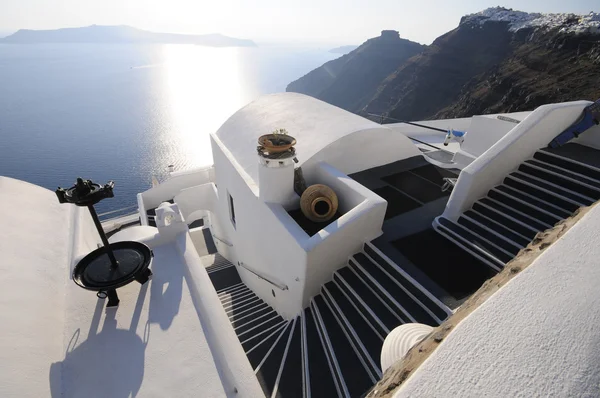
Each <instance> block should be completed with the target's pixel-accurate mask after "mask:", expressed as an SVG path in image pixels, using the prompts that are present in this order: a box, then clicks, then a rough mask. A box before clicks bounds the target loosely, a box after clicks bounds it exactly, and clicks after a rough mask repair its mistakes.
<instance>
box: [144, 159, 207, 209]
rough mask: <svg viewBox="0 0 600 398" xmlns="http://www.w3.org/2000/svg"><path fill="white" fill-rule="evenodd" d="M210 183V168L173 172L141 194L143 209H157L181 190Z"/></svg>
mask: <svg viewBox="0 0 600 398" xmlns="http://www.w3.org/2000/svg"><path fill="white" fill-rule="evenodd" d="M212 181H214V170H213V169H212V166H208V167H203V168H197V169H191V170H184V171H178V172H173V173H171V174H170V176H169V178H167V179H166V180H165V181H163V182H162V183H160V184H159V185H157V186H155V187H152V188H150V189H148V190H147V191H144V192H143V193H142V194H141V195H142V200H143V202H144V207H145V208H146V209H153V208H155V207H158V205H160V204H161V203H162V202H166V201H168V200H171V199H173V197H174V196H175V195H176V194H177V193H179V191H181V190H182V189H185V188H190V187H193V186H196V185H202V184H207V183H209V182H212ZM144 216H145V214H144Z"/></svg>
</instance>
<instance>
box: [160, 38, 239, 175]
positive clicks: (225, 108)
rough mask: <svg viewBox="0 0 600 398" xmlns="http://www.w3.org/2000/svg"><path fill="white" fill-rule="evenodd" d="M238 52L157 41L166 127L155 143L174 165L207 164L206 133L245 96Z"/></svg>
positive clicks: (188, 166) (176, 167)
mask: <svg viewBox="0 0 600 398" xmlns="http://www.w3.org/2000/svg"><path fill="white" fill-rule="evenodd" d="M239 52H240V49H237V48H209V47H201V46H195V45H179V44H172V45H165V46H164V47H163V56H164V60H165V62H164V68H163V70H164V74H165V76H164V77H165V79H164V81H165V84H166V90H165V91H166V95H167V96H168V99H167V101H166V102H167V104H168V105H167V107H168V114H167V115H166V116H167V119H168V120H169V123H168V127H167V129H168V130H169V131H166V132H165V134H163V135H161V141H162V142H161V143H160V146H161V147H162V148H163V149H166V150H167V152H168V153H165V154H164V155H166V156H172V157H173V158H172V160H170V162H171V163H173V164H174V165H175V170H181V169H184V168H190V167H197V166H202V165H207V164H211V163H212V153H211V148H210V139H209V134H210V133H213V132H215V131H216V130H217V129H218V128H219V127H220V126H221V125H222V124H223V122H225V120H227V118H228V117H229V116H231V114H232V113H234V112H235V111H236V110H237V109H239V108H240V107H242V106H243V105H245V104H246V103H247V102H248V101H249V100H251V98H249V94H250V93H248V92H246V91H247V90H246V89H245V85H244V82H243V81H242V78H241V75H242V74H241V73H240V67H242V65H241V64H240V63H241V61H240V53H239ZM163 160H167V159H165V158H164V157H163ZM167 161H169V160H167ZM164 166H166V165H164Z"/></svg>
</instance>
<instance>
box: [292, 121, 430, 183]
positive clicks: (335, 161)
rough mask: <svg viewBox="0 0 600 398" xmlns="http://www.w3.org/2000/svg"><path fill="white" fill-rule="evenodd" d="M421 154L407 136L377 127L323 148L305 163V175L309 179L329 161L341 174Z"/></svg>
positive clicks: (342, 138)
mask: <svg viewBox="0 0 600 398" xmlns="http://www.w3.org/2000/svg"><path fill="white" fill-rule="evenodd" d="M420 154H421V151H419V150H418V149H417V147H416V146H415V145H414V144H413V143H412V141H411V140H410V139H408V137H406V136H405V135H404V134H402V133H399V132H394V131H392V130H390V129H387V128H381V127H380V126H378V127H376V128H367V129H363V130H358V131H354V132H351V133H349V134H347V135H344V136H343V137H340V138H339V139H337V140H336V141H334V142H332V143H330V144H329V145H327V146H326V147H324V148H322V149H320V150H319V151H318V152H316V153H315V154H314V155H313V156H312V157H310V158H309V159H306V160H305V161H304V163H303V164H302V172H303V173H304V176H305V177H306V178H307V179H310V178H311V176H312V174H313V173H314V171H315V168H316V166H317V164H318V163H319V162H327V163H328V164H330V165H331V166H333V167H335V168H336V169H338V170H339V171H341V172H342V173H345V174H352V173H356V172H358V171H363V170H367V169H370V168H373V167H377V166H382V165H384V164H388V163H392V162H395V161H398V160H402V159H406V158H409V157H413V156H419V155H420ZM298 156H299V157H302V154H301V153H300V154H299V155H298Z"/></svg>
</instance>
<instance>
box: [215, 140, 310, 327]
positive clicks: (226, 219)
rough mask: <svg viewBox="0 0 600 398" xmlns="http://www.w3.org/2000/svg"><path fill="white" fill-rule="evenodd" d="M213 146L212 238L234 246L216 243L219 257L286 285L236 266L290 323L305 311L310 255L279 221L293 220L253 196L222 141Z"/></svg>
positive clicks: (251, 184) (246, 180)
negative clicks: (231, 211)
mask: <svg viewBox="0 0 600 398" xmlns="http://www.w3.org/2000/svg"><path fill="white" fill-rule="evenodd" d="M211 143H212V151H213V159H214V162H215V183H216V185H217V189H218V192H219V194H218V202H217V205H216V210H215V213H216V217H210V228H211V231H212V232H213V234H215V235H217V236H219V237H220V238H223V239H224V240H226V241H228V242H229V243H231V244H232V245H233V246H232V247H229V246H227V245H226V244H225V243H223V242H221V241H219V240H217V239H215V244H216V246H217V248H218V250H219V253H221V254H222V255H223V256H224V257H226V258H227V259H228V260H229V261H231V262H232V263H234V264H237V263H238V261H239V262H243V263H244V264H246V265H247V266H248V267H251V268H252V269H254V270H258V271H260V272H261V273H262V274H264V275H265V276H268V277H270V278H273V279H275V280H277V281H280V282H282V283H284V284H285V285H287V286H288V290H280V289H278V288H277V287H274V286H273V285H271V284H270V283H268V282H266V281H264V280H262V279H260V278H258V277H256V276H255V275H254V274H252V273H251V272H249V271H247V270H245V269H244V268H242V267H237V269H238V272H239V273H240V277H241V278H242V280H243V281H244V283H246V285H248V287H249V288H250V289H252V290H253V291H254V292H255V293H256V294H257V295H258V296H259V297H260V298H261V299H263V300H264V301H266V302H267V303H268V304H269V305H271V306H272V307H273V308H275V309H276V310H277V311H278V312H279V313H280V314H281V315H282V316H284V317H286V318H291V317H293V316H295V315H296V314H298V312H299V311H300V310H301V303H302V291H303V287H304V275H305V273H306V253H305V251H304V249H303V248H302V247H301V246H300V244H299V243H298V241H297V240H296V239H294V232H290V231H288V230H287V229H286V224H284V223H282V222H281V221H280V220H281V218H284V217H289V216H288V215H287V213H286V212H285V210H284V209H283V208H282V207H281V206H273V207H274V209H272V208H271V207H269V205H267V204H265V203H264V202H262V201H260V200H259V199H258V195H257V192H255V190H256V191H257V188H256V186H255V185H254V183H253V182H252V180H251V179H250V178H249V176H247V175H245V172H244V170H243V169H241V167H239V165H237V164H235V161H234V162H232V161H231V160H230V158H228V156H227V154H228V151H227V149H226V148H225V147H223V146H222V145H221V144H220V142H219V140H218V138H216V137H211ZM256 162H258V158H256ZM244 177H246V178H244ZM249 184H250V185H249ZM252 188H254V190H253V189H252ZM229 195H231V197H232V198H233V200H234V208H235V215H236V224H235V227H234V226H233V224H232V222H231V220H230V214H229ZM278 210H279V213H277V211H278ZM282 213H285V214H282ZM216 219H218V222H216V221H217V220H216ZM284 219H285V218H284ZM296 226H297V225H296ZM215 227H216V228H215ZM299 228H300V227H298V229H299ZM213 229H214V230H213ZM296 232H298V231H296ZM300 232H303V231H301V230H300ZM273 292H274V293H275V296H273Z"/></svg>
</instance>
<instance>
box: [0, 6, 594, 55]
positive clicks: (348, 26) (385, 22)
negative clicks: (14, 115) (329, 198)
mask: <svg viewBox="0 0 600 398" xmlns="http://www.w3.org/2000/svg"><path fill="white" fill-rule="evenodd" d="M498 3H499V2H498V0H452V1H448V0H446V1H442V0H438V1H432V0H412V1H409V2H407V1H403V0H211V1H205V0H0V32H2V33H10V32H11V31H16V30H18V29H21V28H28V29H54V28H60V27H75V26H87V25H92V24H98V25H121V24H122V25H132V26H135V27H138V28H142V29H148V30H154V31H161V32H180V33H222V34H226V35H230V36H235V37H241V38H249V39H254V40H255V41H259V42H260V41H291V40H294V41H304V42H322V43H337V44H360V43H361V42H363V41H364V40H366V39H368V38H370V37H374V36H378V35H379V32H380V31H381V30H382V29H395V30H398V31H400V35H401V36H403V37H405V38H408V39H411V40H414V41H418V42H421V43H425V44H428V43H430V42H431V41H432V40H433V39H435V38H436V37H437V36H439V35H440V34H442V33H444V32H447V31H448V30H451V29H453V28H454V27H456V26H457V24H458V22H459V21H460V17H461V16H462V15H465V14H469V13H473V12H477V11H481V10H483V9H485V8H487V7H492V6H497V5H499V4H498ZM501 5H502V6H504V7H509V8H514V9H518V10H522V11H528V12H573V13H578V14H585V13H588V12H590V11H596V12H598V11H600V1H598V0H521V1H514V0H509V1H504V2H503V3H502V4H501Z"/></svg>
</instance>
